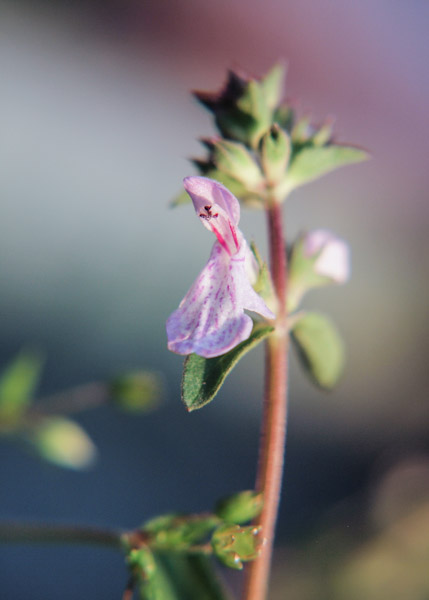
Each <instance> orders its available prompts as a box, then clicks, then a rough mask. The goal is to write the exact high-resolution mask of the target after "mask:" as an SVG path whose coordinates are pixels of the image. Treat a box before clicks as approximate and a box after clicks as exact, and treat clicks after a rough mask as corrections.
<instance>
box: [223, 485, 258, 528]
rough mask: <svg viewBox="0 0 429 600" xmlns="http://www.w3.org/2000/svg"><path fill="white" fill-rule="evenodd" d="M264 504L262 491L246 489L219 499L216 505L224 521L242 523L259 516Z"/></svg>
mask: <svg viewBox="0 0 429 600" xmlns="http://www.w3.org/2000/svg"><path fill="white" fill-rule="evenodd" d="M263 505H264V500H263V495H262V493H261V492H255V491H254V490H246V491H244V492H239V493H238V494H233V495H232V496H228V497H227V498H222V499H221V500H219V502H218V503H217V504H216V507H215V513H216V514H217V516H218V517H219V518H220V519H222V520H223V521H227V522H228V523H235V524H237V525H242V524H243V523H247V522H248V521H251V520H252V519H254V518H255V517H257V516H258V515H259V514H260V513H261V511H262V507H263Z"/></svg>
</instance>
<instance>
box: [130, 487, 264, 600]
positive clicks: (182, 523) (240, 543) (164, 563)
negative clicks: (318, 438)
mask: <svg viewBox="0 0 429 600" xmlns="http://www.w3.org/2000/svg"><path fill="white" fill-rule="evenodd" d="M261 510H262V497H261V494H258V493H256V492H254V491H250V490H246V491H244V492H239V493H237V494H234V495H232V496H229V497H228V498H224V499H222V500H220V501H219V502H218V503H217V504H216V506H215V508H214V511H213V512H212V513H206V514H198V515H178V514H168V515H162V516H159V517H156V518H154V519H151V520H150V521H147V522H146V523H144V524H143V526H142V527H141V528H140V530H139V531H140V535H139V536H138V537H137V538H136V536H135V535H132V536H131V537H129V538H128V539H125V540H124V544H125V550H126V561H127V564H128V568H129V571H130V576H131V581H132V583H133V587H136V588H137V591H138V597H139V598H140V600H182V599H183V598H189V599H190V600H192V599H194V598H195V600H197V599H198V600H200V599H206V600H226V599H227V595H226V592H225V590H224V589H223V586H222V584H221V582H220V580H219V577H218V575H217V574H216V572H215V570H214V565H213V562H212V561H211V560H210V557H211V556H214V557H215V558H217V559H218V560H219V561H220V562H221V563H222V564H223V565H225V566H227V567H230V568H232V569H242V568H243V562H246V561H251V560H253V559H255V558H256V557H257V556H258V554H259V550H260V547H261V538H260V530H259V528H258V527H254V526H252V525H245V523H247V522H248V521H250V520H251V519H253V518H254V517H256V516H258V515H259V513H260V511H261Z"/></svg>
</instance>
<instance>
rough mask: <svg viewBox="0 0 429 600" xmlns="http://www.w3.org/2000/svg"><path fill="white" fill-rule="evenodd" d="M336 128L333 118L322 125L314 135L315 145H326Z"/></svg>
mask: <svg viewBox="0 0 429 600" xmlns="http://www.w3.org/2000/svg"><path fill="white" fill-rule="evenodd" d="M333 129H334V121H333V119H332V120H330V121H326V123H324V125H322V127H320V129H319V130H318V131H316V133H315V134H314V135H313V138H312V140H311V141H312V142H313V146H325V145H326V144H327V143H328V142H329V141H330V140H331V138H332V132H333Z"/></svg>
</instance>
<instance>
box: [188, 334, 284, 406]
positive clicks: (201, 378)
mask: <svg viewBox="0 0 429 600" xmlns="http://www.w3.org/2000/svg"><path fill="white" fill-rule="evenodd" d="M273 330H274V328H273V327H272V326H271V325H266V324H265V323H258V324H256V325H255V326H254V327H253V331H252V333H251V334H250V337H249V338H248V339H247V340H245V341H244V342H241V344H238V346H236V347H235V348H233V349H232V350H230V352H228V353H227V354H223V355H222V356H217V357H215V358H203V357H202V356H198V355H197V354H190V355H189V356H188V357H187V358H186V359H185V364H184V366H183V377H182V400H183V402H184V403H185V405H186V407H187V409H188V411H192V410H196V409H197V408H201V407H202V406H204V405H205V404H208V403H209V402H211V401H212V400H213V398H214V397H215V396H216V394H217V393H218V391H219V390H220V388H221V386H222V384H223V382H224V381H225V378H226V376H227V375H228V373H230V371H231V370H232V369H233V368H234V367H235V365H236V364H237V363H238V361H239V360H240V359H241V358H242V357H243V356H244V355H245V354H247V352H249V350H251V349H252V348H254V347H255V346H256V345H257V344H259V342H261V341H262V340H263V339H264V338H266V337H267V336H268V335H269V334H270V333H271V332H272V331H273Z"/></svg>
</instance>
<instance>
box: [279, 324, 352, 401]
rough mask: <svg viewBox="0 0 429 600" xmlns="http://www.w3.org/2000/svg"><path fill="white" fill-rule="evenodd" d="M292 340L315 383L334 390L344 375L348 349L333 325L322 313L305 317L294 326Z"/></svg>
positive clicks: (306, 370)
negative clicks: (345, 350)
mask: <svg viewBox="0 0 429 600" xmlns="http://www.w3.org/2000/svg"><path fill="white" fill-rule="evenodd" d="M291 336H292V341H293V342H294V346H295V348H296V350H297V353H298V358H299V359H300V362H301V365H302V366H303V367H304V370H305V372H306V373H307V375H308V376H309V377H310V379H311V380H312V381H313V383H316V384H317V385H318V386H320V387H322V388H324V389H328V390H329V389H331V388H333V387H334V385H335V384H336V383H337V381H338V379H339V378H340V376H341V374H342V371H343V367H344V347H343V343H342V340H341V338H340V336H339V334H338V331H337V329H336V328H335V327H334V325H333V324H332V322H331V321H330V320H329V319H328V318H327V317H325V316H324V315H321V314H318V313H311V312H308V313H303V315H302V316H301V317H300V318H297V319H296V320H295V321H294V322H293V326H292V330H291Z"/></svg>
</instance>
